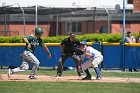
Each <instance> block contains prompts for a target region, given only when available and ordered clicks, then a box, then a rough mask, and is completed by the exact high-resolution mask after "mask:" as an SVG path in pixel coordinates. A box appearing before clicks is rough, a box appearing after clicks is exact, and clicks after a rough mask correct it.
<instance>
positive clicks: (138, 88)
mask: <svg viewBox="0 0 140 93" xmlns="http://www.w3.org/2000/svg"><path fill="white" fill-rule="evenodd" d="M30 72H31V71H30V70H27V71H26V72H21V73H16V74H30ZM90 72H91V74H92V76H95V72H94V71H93V70H92V69H90ZM6 73H7V69H0V74H6ZM55 74H56V71H55V70H52V69H43V70H38V71H37V75H51V76H53V75H55ZM73 75H77V73H76V70H73V71H67V70H66V71H64V72H63V76H73ZM102 76H103V77H133V78H140V72H122V71H102ZM0 93H140V83H134V82H129V83H101V82H19V81H0Z"/></svg>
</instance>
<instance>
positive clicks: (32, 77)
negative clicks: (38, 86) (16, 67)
mask: <svg viewBox="0 0 140 93" xmlns="http://www.w3.org/2000/svg"><path fill="white" fill-rule="evenodd" d="M29 79H37V78H35V76H29Z"/></svg>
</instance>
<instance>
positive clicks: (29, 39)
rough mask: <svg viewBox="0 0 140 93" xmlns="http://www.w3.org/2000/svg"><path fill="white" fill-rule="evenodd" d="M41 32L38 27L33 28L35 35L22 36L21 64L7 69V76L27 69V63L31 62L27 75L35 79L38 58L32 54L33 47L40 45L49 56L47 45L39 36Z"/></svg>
mask: <svg viewBox="0 0 140 93" xmlns="http://www.w3.org/2000/svg"><path fill="white" fill-rule="evenodd" d="M42 34H43V30H42V29H41V28H39V27H37V28H35V35H31V36H26V37H24V38H23V40H24V42H25V43H26V46H25V50H24V51H23V53H22V55H21V58H22V61H23V62H22V64H21V66H20V67H17V68H14V69H8V77H9V78H10V76H11V75H12V74H13V73H15V72H19V71H25V70H26V69H29V65H28V63H32V64H33V67H32V72H31V74H30V76H29V79H36V78H35V73H36V71H37V69H38V67H39V63H40V62H39V60H38V59H37V58H36V57H35V55H34V54H33V52H34V50H35V48H36V47H37V46H42V47H44V49H45V50H46V52H47V53H48V57H49V58H51V53H50V52H49V49H48V47H47V46H46V45H45V44H44V42H43V41H42V39H41V36H42Z"/></svg>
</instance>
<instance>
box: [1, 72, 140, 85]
mask: <svg viewBox="0 0 140 93" xmlns="http://www.w3.org/2000/svg"><path fill="white" fill-rule="evenodd" d="M36 78H37V79H35V80H30V79H29V78H28V75H12V76H11V78H8V77H7V75H6V74H1V75H0V81H28V82H116V83H117V82H118V83H119V82H120V83H140V78H121V77H120V78H118V77H102V79H101V80H96V79H95V77H92V80H82V79H81V78H80V77H78V76H62V77H55V76H45V75H37V76H36Z"/></svg>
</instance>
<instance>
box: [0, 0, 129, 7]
mask: <svg viewBox="0 0 140 93" xmlns="http://www.w3.org/2000/svg"><path fill="white" fill-rule="evenodd" d="M17 3H18V4H19V5H20V6H21V7H28V6H29V7H30V6H35V5H36V4H37V5H39V6H45V7H78V8H80V7H100V8H101V7H115V5H116V4H120V5H122V4H123V0H0V7H1V6H2V5H13V4H14V5H13V6H14V7H17ZM126 3H127V0H126Z"/></svg>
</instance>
